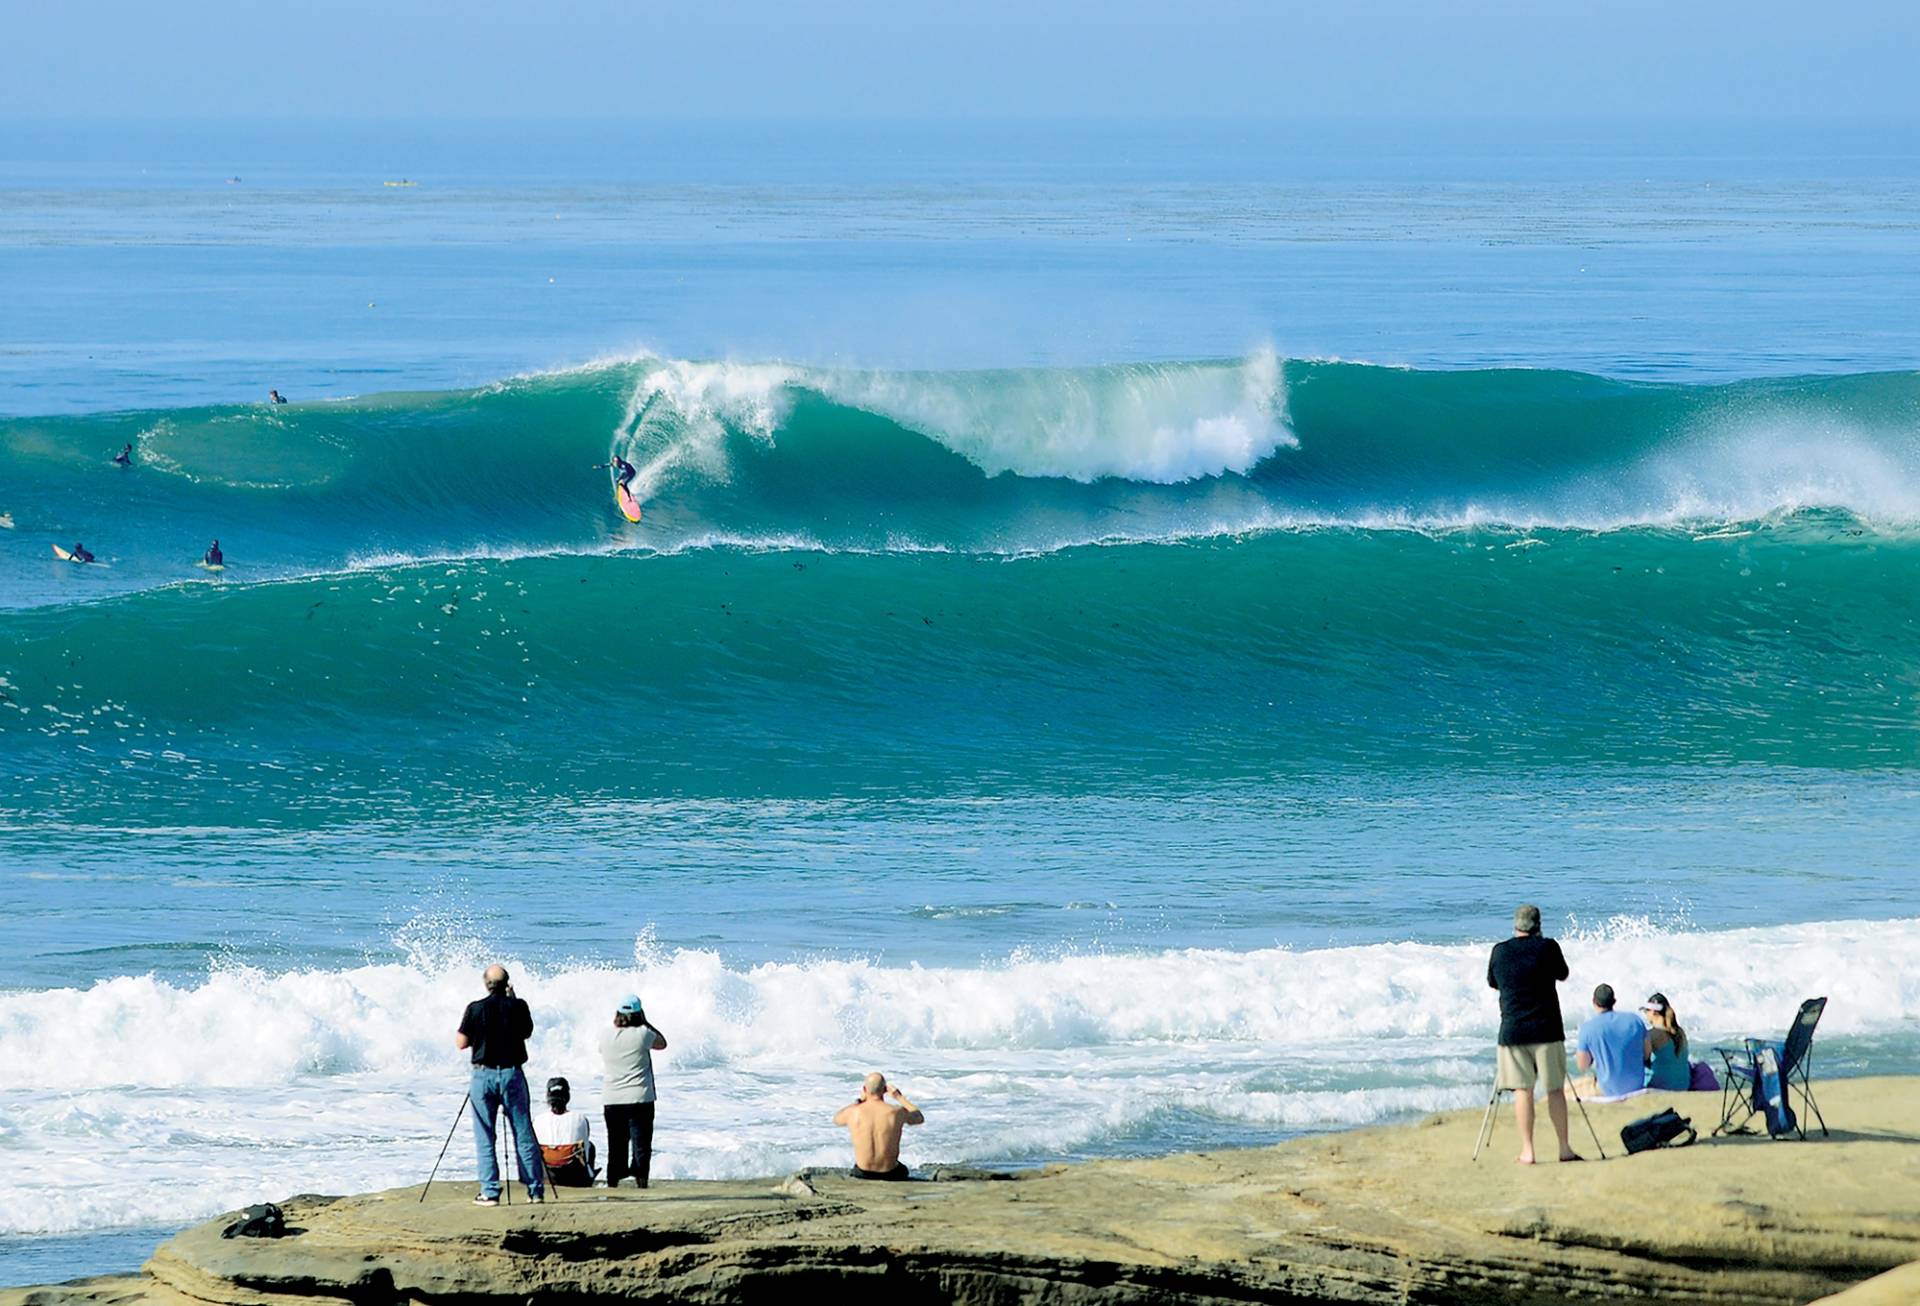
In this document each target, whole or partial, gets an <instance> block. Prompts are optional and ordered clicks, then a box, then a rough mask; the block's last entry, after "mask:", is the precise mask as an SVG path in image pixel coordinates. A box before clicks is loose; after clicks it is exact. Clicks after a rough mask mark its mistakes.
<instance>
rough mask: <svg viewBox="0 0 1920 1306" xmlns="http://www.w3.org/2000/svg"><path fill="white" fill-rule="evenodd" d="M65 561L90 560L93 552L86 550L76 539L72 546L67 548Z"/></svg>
mask: <svg viewBox="0 0 1920 1306" xmlns="http://www.w3.org/2000/svg"><path fill="white" fill-rule="evenodd" d="M67 561H68V562H75V563H79V562H92V561H93V554H92V552H91V551H89V550H88V548H87V546H86V545H84V544H82V543H80V541H78V540H75V541H74V542H73V547H72V548H71V549H68V550H67Z"/></svg>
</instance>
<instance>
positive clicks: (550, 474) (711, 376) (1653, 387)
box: [0, 353, 1920, 606]
mask: <svg viewBox="0 0 1920 1306" xmlns="http://www.w3.org/2000/svg"><path fill="white" fill-rule="evenodd" d="M1916 412H1920V377H1916V376H1914V375H1913V374H1905V373H1901V374H1894V373H1886V374H1868V375H1858V376H1837V377H1826V378H1801V379H1787V380H1766V381H1748V382H1736V383H1731V384H1720V385H1674V384H1647V383H1629V382H1623V381H1615V380H1610V379H1607V378H1603V377H1596V376H1588V375H1582V374H1578V373H1568V372H1545V371H1540V372H1533V371H1491V372H1489V371H1482V372H1417V371H1407V370H1401V369H1392V368H1382V367H1372V366H1366V365H1362V364H1351V363H1329V362H1303V361H1298V360H1282V359H1280V358H1278V357H1276V356H1274V355H1272V354H1270V353H1255V354H1253V355H1251V356H1249V357H1247V358H1245V359H1241V360H1225V361H1203V362H1181V363H1154V364H1125V365H1114V366H1109V367H1103V368H1085V369H1061V370H1053V371H1046V370H1023V371H1001V372H991V371H989V372H876V371H871V370H865V371H863V370H852V369H840V370H834V369H820V368H805V367H800V366H797V365H793V364H785V363H755V362H693V361H686V360H670V359H652V358H648V359H640V360H633V361H626V362H609V363H602V364H596V365H594V366H592V367H588V368H583V369H578V370H575V371H569V372H560V373H552V374H543V375H538V376H530V377H522V378H516V379H513V380H509V381H504V382H500V383H498V384H495V385H491V386H487V387H483V388H481V389H478V390H472V391H458V392H445V393H438V394H412V395H409V394H396V395H376V396H372V397H368V398H364V399H356V400H349V401H342V402H337V403H317V404H306V405H288V406H282V407H260V406H247V407H229V408H200V409H179V410H169V411H164V412H134V413H119V414H101V415H96V416H88V417H64V418H47V419H31V418H13V419H7V420H5V421H0V487H4V489H0V493H3V494H4V495H5V502H0V511H5V512H7V513H9V514H10V515H11V517H12V519H13V520H14V522H15V524H16V529H15V530H14V531H12V532H10V533H4V534H0V550H4V551H5V552H6V553H8V554H10V555H11V554H16V551H17V557H18V559H19V560H20V561H21V562H22V563H24V562H25V561H26V560H30V559H38V558H43V557H45V556H47V549H46V544H47V542H48V541H49V540H52V541H56V542H63V543H64V542H71V541H72V540H73V539H81V540H84V541H86V542H88V544H89V545H90V547H92V548H93V549H94V551H95V552H96V553H98V554H100V555H101V557H102V558H103V559H105V560H107V561H109V562H110V563H111V564H112V569H111V570H103V571H100V572H97V573H94V574H93V576H92V577H91V578H90V579H89V580H88V582H87V583H86V584H85V585H84V586H83V585H82V584H81V583H80V582H79V581H78V580H77V579H75V578H72V577H64V576H60V575H57V574H50V573H48V572H47V570H46V569H45V568H44V567H38V566H25V565H23V566H20V567H18V568H16V569H15V570H14V572H13V574H11V575H10V576H9V577H8V578H7V580H6V582H5V583H4V584H0V606H20V605H22V604H31V603H40V602H62V601H67V600H70V599H72V598H74V597H81V596H89V595H91V596H97V595H98V594H99V593H102V592H113V591H117V590H123V589H129V588H145V587H149V586H152V585H155V584H164V583H167V582H169V581H172V580H178V579H181V578H183V577H185V576H187V575H190V574H191V572H190V567H191V563H192V561H193V559H194V558H196V557H197V556H198V555H199V552H200V550H201V549H202V548H204V547H205V542H206V540H207V539H209V538H212V537H214V536H219V537H221V538H222V539H223V540H224V541H225V542H226V546H227V553H228V555H229V557H231V558H232V559H234V562H235V565H236V568H239V569H242V570H239V571H236V573H235V574H236V575H244V576H247V577H250V578H263V577H272V576H284V575H306V574H313V573H315V572H319V571H327V570H335V569H338V568H340V567H341V566H343V565H346V563H347V562H348V561H349V560H350V559H353V558H357V557H366V556H369V555H380V556H386V557H404V558H413V559H431V558H437V557H445V556H463V555H477V554H490V555H495V556H499V555H503V554H524V553H556V552H559V553H591V552H605V551H617V550H622V549H633V548H640V549H648V550H655V551H661V550H666V551H671V550H674V549H680V548H685V547H689V546H698V545H699V544H700V542H702V541H707V540H713V539H722V540H732V541H747V542H752V541H767V542H770V543H773V544H775V545H776V546H777V544H778V542H780V541H783V540H792V539H803V540H807V541H810V542H812V543H814V544H817V545H819V546H821V547H825V548H857V549H867V550H888V549H894V548H919V549H929V548H931V549H956V550H962V551H973V552H994V553H1019V552H1027V551H1033V550H1044V549H1052V548H1059V547H1070V546H1072V545H1075V544H1081V543H1089V542H1094V541H1100V540H1166V539H1191V538H1198V537H1204V536H1213V535H1220V534H1232V533H1243V532H1246V531H1253V530H1274V529H1281V530H1288V529H1293V530H1297V529H1313V528H1318V527H1326V526H1353V527H1360V528H1376V529H1378V528H1393V529H1416V530H1448V529H1459V528H1473V527H1484V526H1507V527H1515V528H1521V529H1525V528H1529V527H1542V528H1549V529H1580V530H1607V529H1618V528H1623V527H1633V526H1683V525H1688V526H1707V527H1710V526H1714V525H1724V524H1727V523H1736V522H1753V521H1763V520H1771V519H1774V518H1778V517H1780V516H1783V515H1791V514H1793V513H1796V512H1803V511H1819V510H1825V511H1837V512H1844V513H1847V514H1849V515H1851V516H1853V517H1854V518H1856V519H1858V520H1860V521H1862V522H1863V523H1866V524H1868V525H1869V526H1871V527H1873V528H1875V529H1882V530H1902V529H1906V528H1908V527H1910V526H1912V525H1914V524H1915V523H1920V440H1917V439H1916V422H1915V414H1916ZM128 442H131V443H133V444H134V445H135V450H136V452H135V460H134V466H133V467H132V468H131V469H119V468H114V467H112V466H111V465H110V463H109V462H108V459H109V456H110V455H111V454H112V453H113V452H115V451H117V450H118V449H119V448H120V447H121V445H122V444H123V443H128ZM611 452H618V453H620V454H621V455H622V456H624V457H626V458H628V459H629V460H631V461H632V462H633V463H634V464H635V465H636V466H637V467H638V468H639V469H640V475H639V477H638V480H637V482H636V484H637V486H638V488H639V490H640V494H641V497H642V498H643V500H644V501H645V506H646V509H647V516H646V519H645V521H644V522H642V523H641V524H640V525H639V526H638V527H632V526H629V525H628V524H627V523H626V522H625V521H624V520H623V519H621V518H620V516H619V515H618V514H617V513H616V512H615V511H614V509H613V505H612V500H611V496H610V494H609V493H608V488H607V480H606V474H605V473H604V472H596V471H595V470H593V469H594V466H595V464H597V463H604V462H605V461H606V459H607V457H608V455H609V453H611Z"/></svg>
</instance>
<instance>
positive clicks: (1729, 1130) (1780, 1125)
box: [1713, 998, 1827, 1139]
mask: <svg viewBox="0 0 1920 1306" xmlns="http://www.w3.org/2000/svg"><path fill="white" fill-rule="evenodd" d="M1826 1009H1827V1000H1826V999H1825V998H1808V999H1807V1000H1806V1001H1805V1002H1802V1003H1801V1004H1800V1011H1799V1014H1797V1015H1795V1016H1794V1018H1793V1026H1792V1028H1790V1029H1788V1030H1787V1037H1786V1038H1785V1039H1784V1040H1782V1041H1779V1042H1775V1041H1774V1040H1771V1039H1764V1038H1749V1039H1742V1040H1741V1045H1740V1046H1739V1047H1737V1048H1715V1049H1714V1051H1715V1052H1718V1053H1719V1054H1720V1060H1721V1061H1722V1062H1723V1063H1725V1065H1726V1068H1727V1073H1726V1075H1725V1076H1724V1077H1723V1078H1722V1079H1721V1081H1720V1123H1719V1124H1718V1125H1716V1126H1715V1127H1714V1131H1713V1132H1714V1133H1715V1134H1746V1133H1752V1132H1753V1131H1752V1129H1750V1128H1749V1127H1748V1126H1749V1122H1751V1121H1752V1119H1753V1118H1754V1117H1755V1116H1757V1115H1758V1116H1764V1117H1765V1118H1766V1121H1767V1133H1768V1134H1770V1135H1771V1136H1773V1137H1775V1138H1783V1137H1785V1136H1786V1135H1787V1134H1789V1133H1797V1134H1798V1135H1799V1136H1800V1137H1801V1138H1803V1139H1804V1138H1805V1137H1806V1136H1807V1125H1806V1113H1807V1112H1808V1111H1812V1112H1813V1118H1814V1119H1815V1120H1818V1121H1819V1122H1820V1132H1821V1134H1822V1135H1825V1134H1826V1133H1827V1118H1826V1117H1825V1116H1823V1115H1821V1114H1820V1104H1819V1103H1818V1102H1816V1101H1814V1100H1813V1030H1814V1027H1815V1026H1816V1025H1818V1024H1819V1023H1820V1014H1821V1013H1822V1012H1824V1011H1825V1010H1826ZM1770 1081H1771V1084H1772V1085H1777V1087H1778V1095H1777V1098H1776V1097H1775V1096H1774V1095H1773V1094H1771V1093H1769V1091H1768V1089H1769V1087H1770V1086H1771V1085H1770ZM1795 1088H1798V1089H1799V1090H1800V1110H1799V1111H1797V1112H1796V1111H1795V1110H1794V1109H1793V1090H1794V1089H1795ZM1770 1099H1772V1100H1770ZM1736 1116H1737V1117H1738V1119H1736V1118H1735V1117H1736Z"/></svg>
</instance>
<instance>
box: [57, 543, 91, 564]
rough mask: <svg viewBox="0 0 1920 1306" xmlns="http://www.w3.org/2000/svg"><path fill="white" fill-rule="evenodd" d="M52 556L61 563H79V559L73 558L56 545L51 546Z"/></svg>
mask: <svg viewBox="0 0 1920 1306" xmlns="http://www.w3.org/2000/svg"><path fill="white" fill-rule="evenodd" d="M53 556H54V557H56V558H58V559H60V561H62V562H79V561H80V559H78V558H76V557H74V556H73V555H72V554H71V553H68V552H67V551H66V550H65V549H63V548H61V547H60V546H59V545H58V544H56V545H54V546H53ZM83 565H84V564H83Z"/></svg>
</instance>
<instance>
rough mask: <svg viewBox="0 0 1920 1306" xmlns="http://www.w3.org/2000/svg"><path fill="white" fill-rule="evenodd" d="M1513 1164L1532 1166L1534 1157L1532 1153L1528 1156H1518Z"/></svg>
mask: <svg viewBox="0 0 1920 1306" xmlns="http://www.w3.org/2000/svg"><path fill="white" fill-rule="evenodd" d="M1513 1163H1514V1164H1515V1165H1532V1164H1533V1156H1532V1154H1531V1153H1529V1154H1527V1155H1526V1156H1516V1157H1514V1158H1513Z"/></svg>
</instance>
